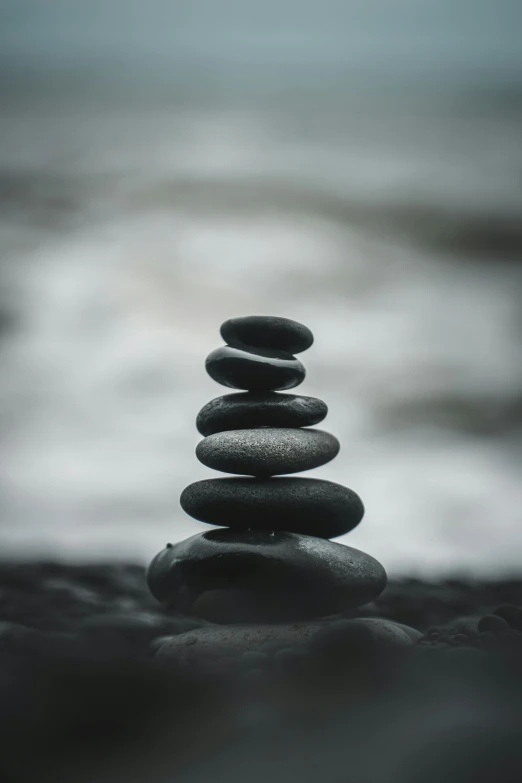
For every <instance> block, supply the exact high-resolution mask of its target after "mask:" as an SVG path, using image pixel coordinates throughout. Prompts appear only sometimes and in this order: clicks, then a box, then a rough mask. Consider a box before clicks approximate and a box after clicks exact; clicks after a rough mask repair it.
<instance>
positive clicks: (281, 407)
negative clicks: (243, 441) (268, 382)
mask: <svg viewBox="0 0 522 783" xmlns="http://www.w3.org/2000/svg"><path fill="white" fill-rule="evenodd" d="M327 413H328V407H327V405H326V403H325V402H323V401H322V400H319V399H317V397H303V396H300V395H298V394H278V393H277V392H259V393H256V392H241V393H239V394H225V395H224V396H223V397H216V398H215V399H213V400H210V402H207V404H206V405H204V406H203V408H201V410H200V412H199V413H198V417H197V419H196V427H197V428H198V430H199V432H200V433H201V434H202V435H205V436H207V435H214V433H216V432H223V431H225V430H243V429H254V428H257V427H309V426H311V425H312V424H319V422H321V421H323V419H324V418H325V417H326V414H327Z"/></svg>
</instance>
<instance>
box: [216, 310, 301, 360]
mask: <svg viewBox="0 0 522 783" xmlns="http://www.w3.org/2000/svg"><path fill="white" fill-rule="evenodd" d="M220 331H221V337H222V338H223V340H224V341H225V342H226V343H228V345H232V346H234V347H235V348H242V347H244V346H245V345H251V346H254V347H257V348H275V349H278V350H281V351H287V352H288V353H301V351H306V349H307V348H310V346H311V345H312V343H313V341H314V336H313V334H312V332H311V331H310V329H309V328H308V327H307V326H304V324H300V323H299V322H298V321H292V320H291V319H290V318H280V317H278V316H273V315H249V316H245V317H241V318H229V320H228V321H225V323H223V324H222V325H221V329H220Z"/></svg>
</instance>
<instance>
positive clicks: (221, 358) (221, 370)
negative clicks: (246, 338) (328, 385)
mask: <svg viewBox="0 0 522 783" xmlns="http://www.w3.org/2000/svg"><path fill="white" fill-rule="evenodd" d="M205 368H206V370H207V372H208V374H209V375H210V377H211V378H213V379H214V380H215V381H217V383H220V384H221V385H222V386H229V387H231V388H232V389H247V390H248V391H258V392H259V391H275V390H278V389H293V388H294V386H299V384H300V383H302V382H303V381H304V378H305V375H306V370H305V368H304V367H303V365H302V364H301V362H300V361H299V359H296V358H295V356H292V354H290V353H286V352H285V351H277V350H272V349H269V348H267V349H261V348H248V350H247V349H246V348H245V349H240V348H231V347H230V346H228V345H224V346H222V347H221V348H216V350H215V351H212V353H210V354H209V355H208V356H207V359H206V362H205Z"/></svg>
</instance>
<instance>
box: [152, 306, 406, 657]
mask: <svg viewBox="0 0 522 783" xmlns="http://www.w3.org/2000/svg"><path fill="white" fill-rule="evenodd" d="M221 336H222V337H223V340H224V341H225V342H226V345H225V346H223V347H221V348H218V349H217V350H215V351H213V352H212V353H211V354H210V355H209V356H208V358H207V360H206V369H207V372H208V373H209V375H210V376H211V377H212V378H213V379H214V380H215V381H217V382H218V383H220V384H222V385H224V386H228V387H231V388H234V389H242V390H245V391H242V392H241V393H235V394H227V395H225V396H222V397H217V398H216V399H213V400H211V401H210V402H209V403H207V404H206V405H205V406H204V407H203V408H202V409H201V411H200V412H199V414H198V417H197V422H196V423H197V428H198V430H199V432H200V433H201V434H202V435H203V436H204V438H203V440H202V441H200V443H199V444H198V446H197V448H196V455H197V457H198V459H199V460H200V462H202V463H203V464H204V465H206V466H207V467H209V468H212V469H214V470H218V471H223V472H225V473H231V474H235V476H234V477H227V478H211V479H206V480H202V481H196V482H195V483H193V484H190V485H189V486H188V487H186V489H185V490H184V491H183V492H182V494H181V499H180V502H181V506H182V508H183V509H184V511H186V513H187V514H190V515H191V516H192V517H195V518H196V519H198V520H200V521H202V522H205V523H208V524H210V525H213V526H216V527H213V528H212V529H210V530H209V531H208V532H204V533H200V534H198V535H195V536H192V537H191V538H188V539H186V540H185V541H182V542H180V543H178V544H175V545H172V544H167V546H166V548H165V549H164V550H163V551H162V552H160V553H159V554H158V555H157V556H156V557H155V558H154V560H153V561H152V563H151V565H150V566H149V570H148V575H147V578H148V584H149V588H150V590H151V592H152V594H153V595H154V596H155V597H156V599H157V600H159V601H160V602H161V603H163V604H164V605H166V606H167V607H169V608H170V609H171V610H172V611H174V612H177V613H182V614H185V615H190V616H193V617H198V618H201V619H202V620H203V621H207V623H206V625H205V627H204V628H201V629H198V630H199V633H198V631H193V632H188V633H186V634H183V635H182V637H185V638H182V637H177V638H176V637H174V638H173V640H172V643H171V645H170V647H171V648H172V647H174V648H175V649H176V650H178V649H179V647H180V646H182V645H184V644H185V645H187V649H188V647H191V648H192V649H194V646H196V647H198V649H200V648H202V647H205V646H210V647H212V646H213V645H215V643H216V641H217V640H221V641H222V642H223V643H225V642H226V641H227V640H228V642H229V643H230V644H231V645H232V646H234V645H235V646H236V647H237V648H238V649H239V650H245V649H252V648H255V647H256V645H257V644H258V643H261V642H266V641H267V640H270V639H274V640H277V639H281V640H294V639H295V638H299V639H300V638H303V637H305V638H308V637H309V636H310V635H312V634H313V633H314V632H316V631H317V629H318V628H319V627H320V621H318V618H325V617H328V616H331V615H335V614H338V613H343V612H346V611H347V610H353V609H356V608H357V607H360V606H363V605H365V604H367V603H368V602H370V601H372V600H373V599H374V598H376V597H377V596H378V595H379V594H380V593H381V591H382V590H383V589H384V587H385V585H386V573H385V571H384V568H383V567H382V565H381V564H380V563H379V562H378V561H377V560H375V559H374V558H373V557H371V556H370V555H367V554H365V553H364V552H360V551H359V550H357V549H352V548H351V547H348V546H345V545H343V544H339V543H334V542H332V541H331V540H330V539H332V538H336V537H337V536H341V535H343V534H344V533H348V532H349V531H350V530H352V529H353V528H354V527H355V526H356V525H358V524H359V522H360V521H361V519H362V517H363V514H364V507H363V504H362V502H361V500H360V498H359V497H358V495H357V494H356V493H355V492H354V491H353V490H351V489H348V488H347V487H344V486H342V485H340V484H336V483H333V482H331V481H325V480H323V479H317V478H302V477H293V476H290V477H288V474H294V473H298V472H300V471H304V470H310V469H312V468H318V467H319V466H320V465H324V464H326V463H327V462H329V461H330V460H332V459H333V458H334V457H335V456H336V455H337V454H338V452H339V442H338V440H337V439H336V438H335V437H334V436H333V435H330V434H329V433H327V432H324V431H323V430H320V429H310V427H311V425H315V424H318V423H319V422H321V421H322V420H323V419H324V418H325V416H326V414H327V406H326V405H325V403H324V402H323V401H322V400H319V399H316V398H314V397H304V396H298V395H295V394H281V393H279V392H281V391H283V390H287V389H292V388H294V387H296V386H298V385H299V384H300V383H301V382H302V381H303V380H304V377H305V368H304V366H303V365H302V364H301V362H300V361H299V360H298V359H296V358H295V354H297V353H300V352H302V351H304V350H306V349H307V348H309V347H310V346H311V345H312V343H313V335H312V333H311V331H310V330H309V329H308V328H307V327H306V326H303V325H302V324H300V323H297V322H296V321H292V320H289V319H287V318H279V317H271V316H250V317H242V318H232V319H230V320H228V321H225V323H224V324H223V325H222V326H221ZM367 622H368V623H372V622H373V623H376V622H379V621H377V620H375V619H374V620H368V621H367ZM383 622H385V621H383ZM208 623H218V624H222V625H223V626H225V627H226V629H228V630H226V631H225V629H224V628H223V629H220V628H219V626H218V627H216V626H215V625H212V626H209V625H208ZM323 625H324V622H323ZM220 630H222V632H221V633H220ZM388 630H389V629H388ZM397 633H399V637H400V635H401V633H402V635H403V637H405V634H404V633H403V632H400V631H398V629H394V631H393V634H392V635H394V636H395V637H397ZM402 641H404V638H403V639H402ZM195 642H198V643H199V644H198V645H195ZM168 647H169V646H168V645H167V648H168ZM171 651H172V650H171ZM160 652H161V650H160ZM164 652H165V651H164Z"/></svg>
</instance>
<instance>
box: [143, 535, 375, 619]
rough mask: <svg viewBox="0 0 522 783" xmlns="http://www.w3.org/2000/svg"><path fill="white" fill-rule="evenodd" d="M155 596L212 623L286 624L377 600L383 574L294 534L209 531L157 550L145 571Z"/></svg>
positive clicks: (353, 555)
mask: <svg viewBox="0 0 522 783" xmlns="http://www.w3.org/2000/svg"><path fill="white" fill-rule="evenodd" d="M147 581H148V585H149V589H150V591H151V593H152V594H153V595H154V597H155V598H156V599H157V600H158V601H160V603H163V604H165V605H167V606H168V607H170V608H171V610H174V611H179V612H181V613H183V614H187V615H196V616H199V617H203V619H206V620H209V621H210V622H218V623H246V622H258V623H259V622H260V623H263V622H286V621H289V620H296V621H297V620H305V619H313V618H318V617H324V616H327V615H330V614H335V613H336V612H339V611H341V610H346V609H350V608H355V607H357V606H361V605H363V604H365V603H367V602H368V601H371V600H372V599H374V598H376V597H377V596H378V595H379V594H380V593H381V592H382V590H383V589H384V587H385V585H386V572H385V570H384V568H383V567H382V565H381V564H380V563H379V562H378V561H377V560H375V559H374V558H373V557H371V556H370V555H367V554H365V553H364V552H360V551H359V550H357V549H352V548H351V547H347V546H343V545H342V544H336V543H333V542H332V541H325V540H324V539H321V538H314V537H312V536H302V535H297V534H295V533H287V532H275V533H270V532H267V531H261V530H238V531H234V530H230V529H228V530H212V531H208V532H206V533H200V534H199V535H196V536H192V537H191V538H188V539H186V540H185V541H182V542H180V543H179V544H176V545H174V546H173V547H170V548H166V549H164V550H163V551H162V552H160V553H159V554H158V555H157V556H156V557H155V558H154V560H153V561H152V563H151V564H150V566H149V569H148V572H147Z"/></svg>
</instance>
